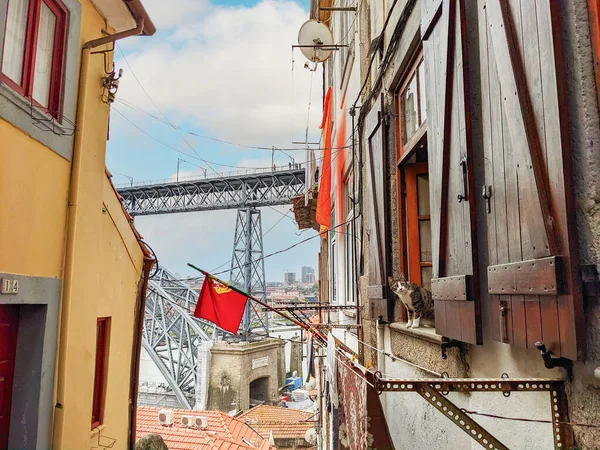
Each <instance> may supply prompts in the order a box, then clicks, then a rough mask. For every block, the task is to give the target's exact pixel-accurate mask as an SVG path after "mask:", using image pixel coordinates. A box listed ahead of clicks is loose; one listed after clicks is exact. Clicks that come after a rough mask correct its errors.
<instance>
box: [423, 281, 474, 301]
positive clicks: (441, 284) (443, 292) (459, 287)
mask: <svg viewBox="0 0 600 450" xmlns="http://www.w3.org/2000/svg"><path fill="white" fill-rule="evenodd" d="M471 283H472V281H471V275H457V276H453V277H444V278H434V279H432V280H431V295H432V296H433V299H434V300H435V301H437V300H440V301H441V300H445V301H456V300H458V301H461V300H462V301H467V300H472V298H471Z"/></svg>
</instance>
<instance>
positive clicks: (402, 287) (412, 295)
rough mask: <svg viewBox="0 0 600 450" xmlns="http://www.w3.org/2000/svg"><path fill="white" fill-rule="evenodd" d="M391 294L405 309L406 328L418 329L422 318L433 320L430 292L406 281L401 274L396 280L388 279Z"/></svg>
mask: <svg viewBox="0 0 600 450" xmlns="http://www.w3.org/2000/svg"><path fill="white" fill-rule="evenodd" d="M388 282H389V283H390V287H391V288H392V292H394V294H395V295H396V297H398V299H399V300H400V301H401V302H402V303H403V304H404V306H405V307H406V312H407V315H408V322H407V324H406V328H419V324H420V322H421V318H422V317H427V318H433V299H432V297H431V292H429V291H428V290H427V289H425V288H424V287H421V286H419V285H418V284H416V283H413V282H411V281H407V280H406V278H404V275H403V274H400V277H399V278H398V279H394V278H392V277H388Z"/></svg>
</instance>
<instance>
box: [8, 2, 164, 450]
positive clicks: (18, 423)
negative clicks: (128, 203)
mask: <svg viewBox="0 0 600 450" xmlns="http://www.w3.org/2000/svg"><path fill="white" fill-rule="evenodd" d="M106 32H108V33H109V34H110V35H111V36H107V34H106ZM153 33H154V26H153V25H152V22H151V21H150V19H149V18H148V16H147V14H146V12H145V11H144V9H143V7H142V5H141V4H140V3H139V1H137V0H133V1H129V2H124V1H123V0H93V1H90V0H81V1H79V0H8V1H7V0H0V50H3V53H2V54H1V56H0V287H1V290H0V449H1V448H20V449H29V448H31V449H46V448H48V449H49V448H53V449H84V448H92V447H102V446H112V448H116V449H124V448H128V447H129V446H130V445H131V442H132V433H131V429H132V428H131V427H132V425H133V424H134V420H135V419H134V416H133V413H134V411H135V409H134V407H135V403H136V397H137V395H136V394H137V391H136V386H137V379H136V377H137V361H138V358H139V348H140V347H139V346H140V330H141V320H142V319H143V310H142V307H143V296H144V290H145V283H147V277H148V273H149V271H150V269H151V266H152V263H153V258H152V257H151V256H150V253H149V251H148V249H147V247H146V246H145V244H143V243H142V242H141V237H140V236H139V234H138V233H137V232H136V230H135V228H134V227H133V226H132V223H131V218H130V217H129V216H128V215H127V213H126V212H125V210H124V209H123V206H122V204H121V202H120V200H119V197H118V195H117V193H116V191H115V190H114V187H113V185H112V183H111V181H110V174H108V172H107V171H106V168H105V152H106V137H107V130H108V117H109V102H108V97H107V94H108V91H107V88H106V86H105V85H106V84H107V82H106V81H105V80H106V77H107V74H106V72H107V70H105V68H106V69H108V68H109V67H110V65H111V62H112V51H111V50H112V48H113V44H112V43H111V42H109V41H111V40H114V39H115V38H116V39H121V38H125V37H129V36H132V35H137V34H142V35H151V34H153ZM2 36H3V37H2ZM102 38H103V39H104V40H103V41H102V40H101V41H98V39H102ZM132 39H134V38H132ZM135 39H139V38H135ZM103 51H104V52H105V53H97V52H103ZM111 444H112V445H111Z"/></svg>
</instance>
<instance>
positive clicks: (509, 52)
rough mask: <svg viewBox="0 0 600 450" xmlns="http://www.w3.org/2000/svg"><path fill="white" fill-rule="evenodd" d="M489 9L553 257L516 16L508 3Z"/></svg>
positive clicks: (492, 3)
mask: <svg viewBox="0 0 600 450" xmlns="http://www.w3.org/2000/svg"><path fill="white" fill-rule="evenodd" d="M487 8H488V14H489V18H490V31H491V36H492V43H493V46H494V52H495V55H496V59H497V64H496V65H497V67H498V78H499V79H500V84H501V86H502V92H503V100H504V104H505V105H506V108H507V111H509V112H510V113H509V114H506V115H505V118H506V120H507V124H508V130H509V133H510V136H511V143H512V146H513V147H514V151H515V153H516V154H517V155H527V154H528V155H529V158H530V161H531V165H532V168H533V173H534V179H535V184H536V188H537V193H538V198H539V207H540V209H541V218H542V223H543V226H544V230H545V234H546V240H547V245H548V247H549V251H550V254H558V252H559V247H558V242H557V239H556V232H555V229H554V219H553V216H552V207H551V202H550V195H549V181H548V173H547V171H546V170H545V164H544V158H543V151H542V148H541V144H540V138H539V135H538V130H537V128H536V125H535V117H534V114H533V107H532V105H531V99H530V97H529V93H528V89H527V82H526V76H525V71H524V68H523V62H522V59H521V55H520V53H519V49H518V42H517V36H516V32H515V30H514V27H515V24H514V21H515V19H514V15H513V14H512V13H511V10H510V6H509V3H508V1H507V0H489V1H488V2H487ZM527 162H529V161H527ZM533 216H536V215H533ZM527 217H528V218H529V217H530V216H527ZM536 225H537V220H533V218H532V222H531V223H530V227H531V228H535V227H536ZM531 238H532V240H534V242H536V243H537V245H543V244H541V243H539V242H538V237H537V236H536V235H532V236H531Z"/></svg>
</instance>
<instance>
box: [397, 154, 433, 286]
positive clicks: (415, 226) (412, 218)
mask: <svg viewBox="0 0 600 450" xmlns="http://www.w3.org/2000/svg"><path fill="white" fill-rule="evenodd" d="M403 170H404V179H405V185H406V202H405V212H406V221H405V222H406V236H407V240H406V241H407V253H408V254H407V262H408V265H407V268H408V271H407V272H408V273H406V277H407V279H409V280H410V281H412V282H413V283H417V284H418V285H419V286H422V282H423V280H422V276H421V270H422V268H423V267H432V262H431V261H428V262H424V261H422V260H421V235H420V233H421V231H420V227H419V222H420V221H421V220H430V221H431V216H430V215H429V216H421V215H419V193H418V189H417V179H418V177H419V175H425V174H427V175H429V170H428V167H427V163H411V164H404V167H403Z"/></svg>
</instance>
